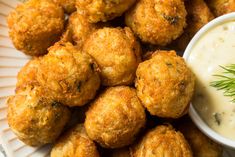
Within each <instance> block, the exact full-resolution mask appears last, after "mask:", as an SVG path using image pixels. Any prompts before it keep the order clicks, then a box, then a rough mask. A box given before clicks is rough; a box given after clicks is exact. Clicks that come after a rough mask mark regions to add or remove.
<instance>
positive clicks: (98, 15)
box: [76, 0, 136, 23]
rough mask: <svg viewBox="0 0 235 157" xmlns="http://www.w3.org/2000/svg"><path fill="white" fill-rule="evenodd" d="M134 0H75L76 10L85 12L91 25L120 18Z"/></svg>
mask: <svg viewBox="0 0 235 157" xmlns="http://www.w3.org/2000/svg"><path fill="white" fill-rule="evenodd" d="M135 2H136V0H128V1H127V0H77V2H76V6H77V10H78V11H80V12H85V14H87V15H88V20H89V22H91V23H97V22H99V21H103V22H106V21H108V20H112V19H114V18H115V17H118V16H121V15H122V14H123V13H124V12H125V11H126V10H128V9H129V8H130V7H131V6H132V5H133V4H134V3H135Z"/></svg>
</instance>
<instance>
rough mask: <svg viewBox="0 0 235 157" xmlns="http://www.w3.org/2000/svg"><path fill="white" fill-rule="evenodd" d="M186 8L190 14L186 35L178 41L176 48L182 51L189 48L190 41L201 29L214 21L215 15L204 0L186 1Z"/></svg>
mask: <svg viewBox="0 0 235 157" xmlns="http://www.w3.org/2000/svg"><path fill="white" fill-rule="evenodd" d="M185 7H186V10H187V13H188V15H187V24H188V25H187V27H186V29H185V30H184V33H183V34H182V35H181V36H180V37H179V38H178V39H176V46H177V48H178V49H179V50H181V51H183V50H184V49H185V48H186V47H187V45H188V43H189V42H190V40H191V39H192V38H193V36H194V35H195V34H196V33H197V32H198V31H199V30H200V28H202V27H203V26H204V25H205V24H207V23H208V22H210V21H211V20H213V19H214V15H213V14H212V13H211V11H210V9H209V8H208V6H207V4H206V3H205V2H204V0H186V1H185Z"/></svg>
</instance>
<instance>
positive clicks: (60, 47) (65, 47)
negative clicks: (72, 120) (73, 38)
mask: <svg viewBox="0 0 235 157" xmlns="http://www.w3.org/2000/svg"><path fill="white" fill-rule="evenodd" d="M37 79H38V82H39V83H40V85H41V86H42V87H44V88H46V89H47V90H48V91H49V92H50V94H51V95H52V96H53V97H54V98H55V99H56V100H58V101H59V102H61V103H62V104H64V105H68V106H71V107H72V106H83V105H85V104H86V103H87V102H88V101H90V100H91V99H93V98H94V97H95V94H96V91H97V90H98V89H99V86H100V78H99V73H98V67H97V65H96V63H95V61H94V60H93V59H92V58H91V57H90V56H89V55H88V54H86V53H82V52H81V51H80V50H78V49H76V48H75V47H74V46H73V45H72V44H71V43H64V44H61V43H58V44H55V45H54V46H53V47H50V49H49V53H48V54H47V55H46V56H44V57H43V59H42V60H41V62H40V66H39V69H38V73H37Z"/></svg>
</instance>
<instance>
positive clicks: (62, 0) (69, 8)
mask: <svg viewBox="0 0 235 157" xmlns="http://www.w3.org/2000/svg"><path fill="white" fill-rule="evenodd" d="M53 1H54V2H55V3H56V4H58V5H60V6H61V7H62V8H63V9H64V11H65V12H66V13H68V14H71V13H73V12H75V11H76V0H53Z"/></svg>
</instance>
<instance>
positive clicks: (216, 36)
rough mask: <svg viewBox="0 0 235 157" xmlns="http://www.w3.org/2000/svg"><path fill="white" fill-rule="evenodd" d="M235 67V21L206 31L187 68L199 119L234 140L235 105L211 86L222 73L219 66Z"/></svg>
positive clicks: (189, 59) (193, 50)
mask: <svg viewBox="0 0 235 157" xmlns="http://www.w3.org/2000/svg"><path fill="white" fill-rule="evenodd" d="M230 64H235V21H230V22H227V23H224V24H222V25H218V26H215V27H214V28H212V29H211V30H209V31H207V32H206V33H205V34H204V36H202V37H201V38H200V39H199V40H198V41H197V42H196V43H195V45H194V47H193V48H192V51H191V53H190V56H189V58H188V65H189V67H190V68H191V69H192V71H193V72H194V74H195V75H196V79H197V80H196V89H195V90H196V91H195V95H194V98H193V105H194V107H195V109H196V110H197V111H198V113H199V114H200V116H201V117H202V119H203V120H204V121H205V122H206V123H207V124H208V125H209V126H210V127H211V128H212V129H213V130H215V131H216V132H218V133H219V134H221V135H222V136H224V137H227V138H229V139H232V140H235V103H234V102H232V101H231V100H232V98H231V97H226V96H224V93H223V92H224V91H223V90H217V89H216V88H215V87H212V86H210V83H211V82H212V81H216V80H218V78H217V77H215V76H213V75H215V74H223V71H224V70H223V69H222V68H221V67H220V66H227V65H230Z"/></svg>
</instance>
